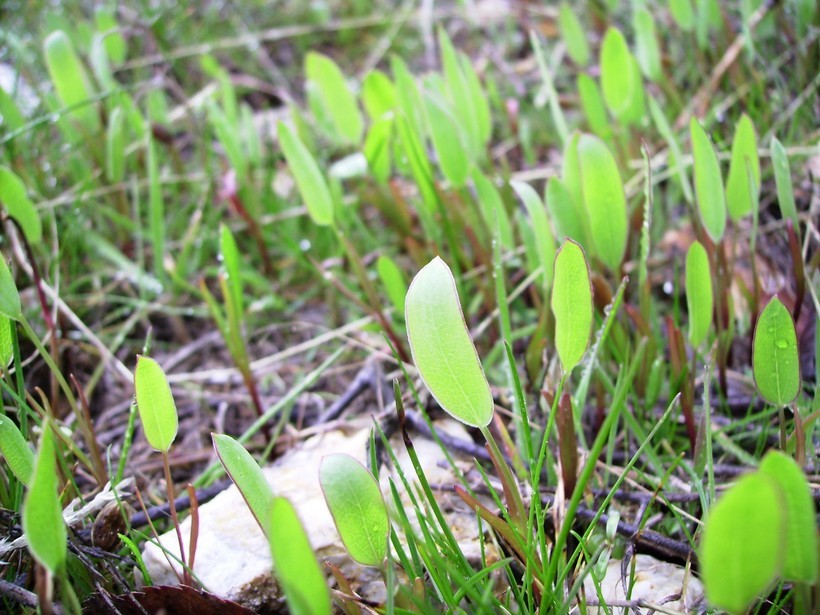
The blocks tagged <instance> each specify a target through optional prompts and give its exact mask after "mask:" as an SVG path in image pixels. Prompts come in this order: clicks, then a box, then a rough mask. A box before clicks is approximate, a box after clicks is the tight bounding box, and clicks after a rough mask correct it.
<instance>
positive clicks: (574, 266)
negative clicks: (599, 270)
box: [551, 239, 592, 374]
mask: <svg viewBox="0 0 820 615" xmlns="http://www.w3.org/2000/svg"><path fill="white" fill-rule="evenodd" d="M551 306H552V313H553V314H555V347H556V349H557V350H558V357H559V358H560V359H561V366H562V367H563V369H564V373H565V374H569V373H570V372H571V371H572V369H573V368H574V367H575V366H576V365H578V362H579V361H580V360H581V357H583V356H584V352H586V349H587V345H588V344H589V336H590V333H591V331H592V284H591V283H590V280H589V267H588V266H587V259H586V257H585V256H584V251H583V249H581V246H580V245H578V244H577V243H575V242H574V241H572V240H571V239H567V240H565V241H564V243H563V245H562V246H561V249H560V250H558V254H557V255H556V257H555V277H554V279H553V283H552V303H551Z"/></svg>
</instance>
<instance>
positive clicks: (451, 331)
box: [404, 256, 493, 427]
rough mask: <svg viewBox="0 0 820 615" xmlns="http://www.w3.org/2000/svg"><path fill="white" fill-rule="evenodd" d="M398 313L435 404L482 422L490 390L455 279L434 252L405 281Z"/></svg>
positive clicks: (464, 418)
mask: <svg viewBox="0 0 820 615" xmlns="http://www.w3.org/2000/svg"><path fill="white" fill-rule="evenodd" d="M404 318H405V321H406V323H407V337H408V340H409V341H410V350H411V351H412V353H413V361H414V362H415V364H416V367H417V368H418V370H419V375H421V378H422V380H424V384H425V385H427V388H428V389H430V393H432V394H433V397H435V399H436V401H437V402H438V403H439V405H441V407H442V408H444V410H446V411H447V412H448V413H449V414H450V415H452V416H453V417H455V418H456V419H458V420H459V421H461V422H462V423H466V424H467V425H471V426H473V427H486V426H487V424H489V422H490V420H491V419H492V416H493V396H492V393H491V392H490V386H489V384H488V383H487V379H486V378H485V377H484V370H483V369H482V368H481V362H480V361H479V360H478V353H476V349H475V346H473V342H472V341H471V340H470V334H469V332H468V331H467V325H466V324H465V322H464V316H463V315H462V312H461V304H460V303H459V300H458V293H457V292H456V283H455V279H454V278H453V274H452V272H451V271H450V268H449V267H448V266H447V265H446V264H445V262H444V261H443V260H441V258H439V257H438V256H437V257H436V258H434V259H433V260H432V261H430V262H429V263H428V264H427V265H425V267H424V268H422V270H421V271H419V272H418V273H417V274H416V277H415V278H414V279H413V281H412V282H411V283H410V289H409V290H408V291H407V297H406V299H405V316H404Z"/></svg>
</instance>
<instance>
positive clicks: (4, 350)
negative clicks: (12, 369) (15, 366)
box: [0, 314, 14, 369]
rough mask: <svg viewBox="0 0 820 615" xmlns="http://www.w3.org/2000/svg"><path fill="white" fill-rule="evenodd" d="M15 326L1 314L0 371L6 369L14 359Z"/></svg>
mask: <svg viewBox="0 0 820 615" xmlns="http://www.w3.org/2000/svg"><path fill="white" fill-rule="evenodd" d="M13 326H14V324H13V323H12V321H11V320H9V318H8V316H5V315H3V314H0V369H6V368H7V367H8V366H9V365H10V364H11V360H12V359H13V358H14V342H13V339H12V335H11V334H12V330H11V328H12V327H13Z"/></svg>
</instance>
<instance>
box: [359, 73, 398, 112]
mask: <svg viewBox="0 0 820 615" xmlns="http://www.w3.org/2000/svg"><path fill="white" fill-rule="evenodd" d="M362 104H363V105H364V109H365V111H367V115H369V116H370V119H371V120H372V121H374V122H375V121H376V120H378V119H381V118H382V116H384V114H386V113H388V112H390V111H392V110H393V109H395V108H396V105H397V104H398V102H397V100H396V86H395V85H393V82H392V81H390V77H388V76H387V75H385V74H384V73H383V72H382V71H380V70H373V71H370V72H369V73H367V77H365V78H364V81H363V82H362Z"/></svg>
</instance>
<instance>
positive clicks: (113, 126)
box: [105, 107, 125, 184]
mask: <svg viewBox="0 0 820 615" xmlns="http://www.w3.org/2000/svg"><path fill="white" fill-rule="evenodd" d="M123 119H124V118H123V112H122V108H121V107H117V108H116V109H114V110H113V111H112V112H111V116H110V117H109V118H108V130H107V132H106V135H105V177H106V179H107V180H108V181H109V182H110V183H112V184H116V183H119V182H121V181H122V178H123V177H124V176H125V122H124V121H123Z"/></svg>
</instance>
